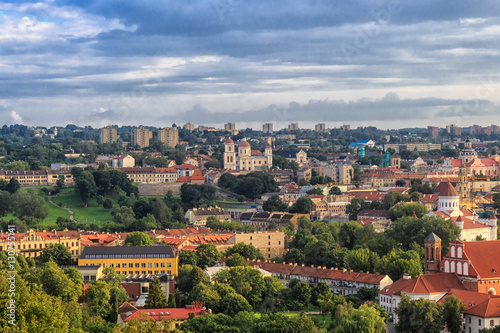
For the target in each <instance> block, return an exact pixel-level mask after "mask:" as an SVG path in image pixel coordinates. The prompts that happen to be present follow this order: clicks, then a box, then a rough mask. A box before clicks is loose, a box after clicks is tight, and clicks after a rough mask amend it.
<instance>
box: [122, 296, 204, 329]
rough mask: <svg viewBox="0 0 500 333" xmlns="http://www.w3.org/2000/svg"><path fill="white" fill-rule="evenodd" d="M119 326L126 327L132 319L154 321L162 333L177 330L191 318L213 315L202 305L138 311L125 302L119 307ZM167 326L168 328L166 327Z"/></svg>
mask: <svg viewBox="0 0 500 333" xmlns="http://www.w3.org/2000/svg"><path fill="white" fill-rule="evenodd" d="M118 312H119V313H120V315H119V316H118V324H119V325H121V326H122V327H125V325H126V324H127V322H129V321H130V320H132V319H136V320H140V321H141V320H151V319H153V320H154V321H155V322H156V324H157V327H158V329H160V330H161V331H162V332H170V331H173V330H175V328H176V327H177V326H179V325H180V324H182V323H183V322H184V321H186V320H188V319H190V318H191V317H195V318H198V317H199V316H201V315H202V314H205V313H211V312H212V311H211V310H210V309H208V310H204V309H203V305H202V304H201V303H193V304H192V305H186V308H162V309H138V308H137V307H135V306H133V305H132V304H130V303H127V302H125V303H124V304H122V305H121V306H120V307H119V310H118ZM164 325H167V326H168V327H164Z"/></svg>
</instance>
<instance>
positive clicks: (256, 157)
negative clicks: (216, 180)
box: [224, 138, 273, 171]
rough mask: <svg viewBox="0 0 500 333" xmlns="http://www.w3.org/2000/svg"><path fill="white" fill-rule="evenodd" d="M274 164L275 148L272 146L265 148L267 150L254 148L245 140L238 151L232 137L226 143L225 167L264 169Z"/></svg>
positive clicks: (231, 168)
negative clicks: (262, 150) (261, 150)
mask: <svg viewBox="0 0 500 333" xmlns="http://www.w3.org/2000/svg"><path fill="white" fill-rule="evenodd" d="M272 166H273V149H272V148H271V146H267V147H266V148H265V152H264V153H262V152H260V151H256V150H252V147H250V144H249V143H248V142H247V141H246V140H243V141H241V142H240V143H239V144H238V151H236V147H235V144H234V142H233V140H231V139H230V138H229V139H227V140H226V142H225V144H224V169H229V170H248V171H255V170H262V169H269V168H271V167H272Z"/></svg>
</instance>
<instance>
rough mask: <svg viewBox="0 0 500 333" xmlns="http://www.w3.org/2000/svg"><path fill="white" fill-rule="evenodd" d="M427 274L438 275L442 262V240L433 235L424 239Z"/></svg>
mask: <svg viewBox="0 0 500 333" xmlns="http://www.w3.org/2000/svg"><path fill="white" fill-rule="evenodd" d="M424 248H425V272H424V273H425V274H429V273H436V272H438V270H439V263H440V262H441V238H439V237H438V236H437V235H436V234H435V233H433V232H432V233H431V234H430V235H429V236H427V237H426V238H425V239H424Z"/></svg>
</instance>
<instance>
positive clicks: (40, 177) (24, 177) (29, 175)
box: [0, 169, 75, 186]
mask: <svg viewBox="0 0 500 333" xmlns="http://www.w3.org/2000/svg"><path fill="white" fill-rule="evenodd" d="M61 175H63V176H64V183H65V184H66V185H73V184H74V183H75V182H74V178H73V175H72V174H71V171H70V170H69V169H59V170H24V171H10V170H0V179H3V180H5V181H7V182H8V181H9V180H10V179H11V178H14V179H15V180H17V181H18V182H19V183H20V184H21V186H40V185H42V186H55V185H56V183H57V180H58V179H59V176H61Z"/></svg>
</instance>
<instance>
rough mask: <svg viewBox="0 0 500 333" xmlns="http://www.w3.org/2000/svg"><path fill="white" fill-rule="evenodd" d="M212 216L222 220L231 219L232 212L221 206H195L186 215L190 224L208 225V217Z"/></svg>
mask: <svg viewBox="0 0 500 333" xmlns="http://www.w3.org/2000/svg"><path fill="white" fill-rule="evenodd" d="M210 216H214V217H215V218H217V219H218V220H220V221H231V214H229V212H227V211H225V210H224V209H222V208H220V207H208V208H193V209H190V210H188V211H187V212H186V214H185V215H184V217H185V218H186V219H187V220H188V223H189V224H191V225H196V226H205V225H207V219H208V218H209V217H210Z"/></svg>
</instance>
